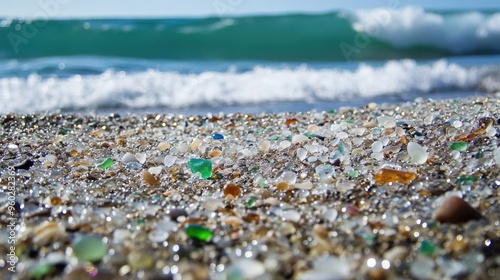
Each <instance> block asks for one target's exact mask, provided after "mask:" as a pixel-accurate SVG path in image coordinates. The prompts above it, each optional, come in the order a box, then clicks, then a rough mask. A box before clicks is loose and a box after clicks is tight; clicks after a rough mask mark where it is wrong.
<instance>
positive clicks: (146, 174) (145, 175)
mask: <svg viewBox="0 0 500 280" xmlns="http://www.w3.org/2000/svg"><path fill="white" fill-rule="evenodd" d="M142 179H144V181H145V182H146V183H148V184H150V185H158V184H160V180H159V179H156V178H155V176H154V175H153V174H151V173H150V172H149V171H147V170H144V171H143V172H142Z"/></svg>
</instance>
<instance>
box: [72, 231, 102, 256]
mask: <svg viewBox="0 0 500 280" xmlns="http://www.w3.org/2000/svg"><path fill="white" fill-rule="evenodd" d="M106 251H107V250H106V245H105V244H104V242H102V239H101V238H100V237H98V236H82V237H80V238H78V239H77V240H76V241H75V242H74V243H73V253H74V254H75V256H76V257H77V258H78V259H79V260H81V261H89V262H95V261H100V260H101V259H102V258H103V257H104V256H105V255H106Z"/></svg>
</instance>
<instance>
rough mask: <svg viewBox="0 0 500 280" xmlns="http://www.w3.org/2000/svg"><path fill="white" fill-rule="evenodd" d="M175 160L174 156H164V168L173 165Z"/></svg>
mask: <svg viewBox="0 0 500 280" xmlns="http://www.w3.org/2000/svg"><path fill="white" fill-rule="evenodd" d="M176 160H177V157H176V156H172V155H166V156H165V158H164V159H163V164H165V166H166V167H171V166H172V165H174V163H175V161H176Z"/></svg>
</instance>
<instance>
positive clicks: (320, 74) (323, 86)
mask: <svg viewBox="0 0 500 280" xmlns="http://www.w3.org/2000/svg"><path fill="white" fill-rule="evenodd" d="M491 71H492V69H491V66H490V67H486V66H482V67H470V68H466V67H462V66H459V65H457V64H454V63H449V62H447V61H446V60H439V61H436V62H434V63H430V64H418V63H417V62H415V61H414V60H410V59H407V60H400V61H389V62H387V63H385V64H384V65H382V66H379V67H375V66H370V65H367V64H361V65H360V66H359V67H357V68H356V69H353V70H341V69H313V68H309V67H307V66H305V65H304V66H301V67H296V68H272V67H264V66H256V67H254V68H253V69H252V70H250V71H245V72H238V71H233V70H229V71H225V72H216V71H205V72H202V73H198V74H186V73H184V74H182V73H178V72H168V71H167V72H162V71H157V70H147V71H142V72H137V73H126V72H115V71H112V70H107V71H106V72H104V73H102V74H99V75H87V76H81V75H73V76H71V77H67V78H62V77H59V78H58V77H48V78H44V77H41V76H39V75H37V74H31V75H29V76H28V77H27V78H20V77H9V78H1V79H0V100H1V101H2V106H1V107H0V108H1V109H0V113H7V112H43V111H55V110H59V109H62V110H79V109H85V108H110V107H115V108H132V109H133V108H148V107H158V106H160V107H166V108H191V107H197V106H205V107H210V106H211V107H224V106H228V105H243V104H263V103H268V102H288V101H292V102H318V101H321V100H329V101H335V100H339V101H350V100H358V99H369V98H375V97H381V96H390V95H405V94H407V95H409V96H414V97H416V96H418V95H420V94H427V93H429V94H432V93H433V92H438V91H446V90H456V91H467V90H471V89H474V88H475V87H476V86H477V85H478V83H479V82H480V81H481V79H482V77H484V75H486V74H487V73H489V72H491Z"/></svg>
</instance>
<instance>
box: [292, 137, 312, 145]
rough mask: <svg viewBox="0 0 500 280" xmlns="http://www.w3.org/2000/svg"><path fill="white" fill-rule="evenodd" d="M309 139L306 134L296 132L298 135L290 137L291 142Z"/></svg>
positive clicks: (297, 142) (295, 142) (296, 142)
mask: <svg viewBox="0 0 500 280" xmlns="http://www.w3.org/2000/svg"><path fill="white" fill-rule="evenodd" d="M307 140H309V138H307V136H305V135H302V134H298V135H294V136H293V137H292V144H294V145H295V144H299V143H302V142H304V141H307Z"/></svg>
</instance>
